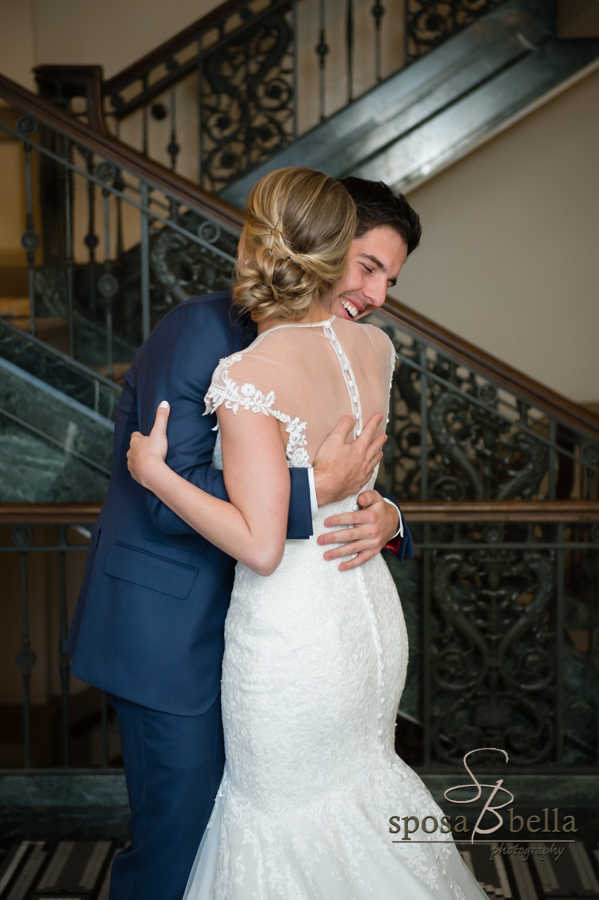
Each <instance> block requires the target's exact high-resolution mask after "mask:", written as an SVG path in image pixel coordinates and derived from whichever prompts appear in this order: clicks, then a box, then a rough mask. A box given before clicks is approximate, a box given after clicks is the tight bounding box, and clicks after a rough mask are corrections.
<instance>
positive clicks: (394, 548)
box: [374, 484, 414, 562]
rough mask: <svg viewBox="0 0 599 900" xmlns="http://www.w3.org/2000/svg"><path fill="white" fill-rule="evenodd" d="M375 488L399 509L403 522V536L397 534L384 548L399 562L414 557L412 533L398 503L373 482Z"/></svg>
mask: <svg viewBox="0 0 599 900" xmlns="http://www.w3.org/2000/svg"><path fill="white" fill-rule="evenodd" d="M374 488H375V490H376V491H378V492H379V494H380V495H381V497H385V498H386V499H387V500H390V501H391V502H392V503H393V504H394V505H395V506H396V507H397V509H398V510H399V515H400V516H401V521H402V523H403V537H400V536H399V535H398V536H397V537H395V538H393V540H391V541H389V543H388V544H387V545H386V546H385V549H386V550H389V551H390V552H391V553H392V554H393V556H395V557H396V558H397V559H398V560H399V562H403V560H404V558H405V557H408V559H414V541H413V540H412V534H411V532H410V529H409V528H408V524H407V522H406V520H405V518H404V515H403V513H402V511H401V509H400V508H399V503H398V502H397V500H396V499H395V497H393V496H392V495H391V494H388V493H387V492H386V491H384V490H383V489H382V488H380V487H379V486H378V485H376V484H375V486H374Z"/></svg>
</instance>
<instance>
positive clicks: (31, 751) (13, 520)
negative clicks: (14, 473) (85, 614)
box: [0, 503, 120, 772]
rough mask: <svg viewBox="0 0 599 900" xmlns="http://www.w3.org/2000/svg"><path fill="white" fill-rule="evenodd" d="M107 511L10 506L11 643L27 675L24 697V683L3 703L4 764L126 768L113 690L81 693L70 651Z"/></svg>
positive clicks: (4, 515) (6, 528)
mask: <svg viewBox="0 0 599 900" xmlns="http://www.w3.org/2000/svg"><path fill="white" fill-rule="evenodd" d="M99 509H100V504H98V503H96V504H84V503H79V504H67V503H42V504H27V503H20V504H8V503H3V504H0V535H1V537H0V567H1V569H2V583H3V601H4V603H3V628H2V631H3V648H4V650H6V649H7V648H8V647H9V646H10V647H11V652H12V650H14V660H15V664H16V666H17V667H18V669H19V670H20V680H21V700H20V701H19V700H17V697H16V695H17V690H16V689H15V688H16V685H15V686H13V691H12V693H13V694H14V697H13V698H12V702H4V703H3V704H2V705H0V722H2V727H0V767H2V766H4V767H7V766H8V767H11V766H17V767H18V768H23V769H34V768H35V769H36V770H39V769H45V770H48V769H61V770H64V769H70V768H77V769H78V770H79V769H86V768H94V769H95V768H100V769H108V768H109V767H110V771H112V772H114V771H115V769H114V766H115V763H116V766H117V768H118V765H119V756H120V745H119V741H118V734H117V731H116V726H115V723H114V713H113V712H112V710H111V707H110V705H109V703H108V701H107V698H106V694H105V693H104V692H103V691H97V690H96V689H93V688H92V689H90V688H88V689H87V690H86V689H85V686H84V685H82V684H81V683H80V684H79V686H78V688H77V689H75V690H73V685H72V683H71V677H70V660H69V657H68V656H67V655H66V654H65V653H64V651H63V644H64V640H65V638H66V634H67V631H68V627H69V622H70V617H71V615H72V612H73V608H74V602H75V600H76V598H77V593H78V590H79V587H80V584H81V578H82V574H83V566H84V563H85V555H86V553H87V548H88V546H89V538H90V536H91V528H92V527H93V522H94V521H95V520H96V518H97V516H98V512H99ZM43 573H45V574H46V577H45V578H44V577H40V576H42V575H43ZM17 610H18V614H17V615H15V613H16V612H17ZM3 688H4V689H3V694H4V696H5V697H7V696H10V693H11V692H10V690H9V686H8V685H4V686H3Z"/></svg>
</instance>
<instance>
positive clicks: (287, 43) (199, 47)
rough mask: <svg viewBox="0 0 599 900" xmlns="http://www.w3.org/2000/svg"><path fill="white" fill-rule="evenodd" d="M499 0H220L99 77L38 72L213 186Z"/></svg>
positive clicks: (60, 94) (147, 148)
mask: <svg viewBox="0 0 599 900" xmlns="http://www.w3.org/2000/svg"><path fill="white" fill-rule="evenodd" d="M501 2H502V0H450V2H445V0H444V2H439V0H402V2H401V3H400V4H399V5H393V6H391V7H390V8H388V9H387V8H386V7H385V6H384V5H383V3H382V2H381V0H374V2H373V3H372V5H371V4H370V3H366V2H361V0H345V2H344V4H343V5H342V6H340V5H338V4H334V3H332V2H327V0H301V2H299V0H228V2H225V3H223V4H221V5H220V6H219V7H217V8H216V9H215V10H213V11H212V12H210V13H208V15H206V16H204V17H203V18H201V19H199V20H198V21H197V22H194V23H193V24H192V25H191V26H189V27H188V28H186V29H185V30H184V31H182V32H180V33H179V34H177V35H175V36H174V37H172V38H170V39H169V40H168V41H166V42H165V43H164V44H162V45H161V46H160V47H157V48H156V49H155V50H154V51H152V52H151V53H149V54H147V55H146V56H144V57H143V58H142V59H140V60H138V61H137V62H135V63H134V64H133V65H131V66H128V67H127V68H126V69H125V70H123V71H122V72H120V73H119V74H117V75H114V76H113V77H112V78H110V79H108V80H106V81H104V82H103V83H102V84H101V86H99V84H98V78H99V76H98V71H97V67H74V68H71V69H69V68H65V67H58V66H56V67H54V66H43V67H40V68H38V69H37V70H36V73H37V78H38V82H39V85H40V90H41V92H42V94H43V96H45V97H47V98H49V99H52V100H53V101H54V102H57V103H60V104H61V105H63V106H64V107H65V108H69V105H70V104H71V101H72V98H73V96H85V97H87V102H88V109H89V110H90V112H89V118H90V121H96V122H98V121H101V119H102V115H104V116H105V120H106V121H107V122H108V123H109V127H110V128H111V130H112V131H113V132H114V134H116V135H117V136H119V137H121V138H122V139H123V140H124V141H125V142H127V143H129V144H131V145H132V146H135V147H137V148H138V149H139V150H141V152H142V153H144V154H145V155H148V156H150V157H151V158H153V159H156V160H158V161H159V162H161V163H162V164H163V165H165V166H169V167H170V168H171V169H172V170H173V171H174V170H175V169H178V170H179V171H182V172H185V174H186V175H187V176H188V177H190V178H192V179H193V180H195V181H197V182H198V183H199V184H201V185H202V187H204V188H205V189H207V190H211V191H220V190H222V189H223V188H225V187H226V186H227V185H229V184H231V183H232V182H234V181H235V180H236V179H237V178H239V177H240V176H241V175H243V174H244V173H245V172H247V171H249V170H251V169H252V168H254V167H256V166H258V165H259V164H260V163H262V162H263V161H265V160H266V159H268V158H269V157H271V156H273V155H274V154H275V153H277V152H278V151H279V150H282V149H283V148H284V147H286V146H287V145H288V144H290V143H291V142H292V141H294V140H295V138H296V137H298V136H299V135H300V134H303V133H305V132H306V131H308V130H310V129H311V128H313V127H314V126H316V125H318V124H319V123H320V122H323V121H325V120H326V119H328V118H330V117H331V116H332V115H333V114H334V113H336V112H338V111H339V110H340V109H343V108H344V107H345V106H347V105H349V104H351V103H352V102H353V101H354V100H355V99H357V98H358V97H359V96H361V95H362V94H364V93H365V92H366V91H368V90H370V89H371V88H373V87H375V86H376V85H377V84H379V83H380V82H381V81H383V80H384V79H385V78H387V77H389V76H390V75H393V74H395V73H396V72H397V71H399V70H400V69H402V68H404V67H405V66H408V65H410V64H411V63H412V62H414V61H416V60H417V59H419V58H420V57H422V56H423V55H424V54H426V53H428V52H429V51H430V50H431V49H433V48H434V47H436V46H438V45H439V44H440V43H442V42H443V41H444V40H446V39H447V38H449V37H451V36H452V35H454V34H456V33H457V32H458V31H460V30H461V29H462V28H464V27H466V26H468V25H469V24H471V23H472V22H474V21H475V20H476V19H477V18H479V17H480V16H482V15H484V14H485V13H487V12H490V11H491V10H493V9H495V7H497V6H498V5H499V4H500V3H501ZM94 68H95V69H96V71H93V70H94ZM100 93H101V94H102V96H103V97H104V100H105V103H104V108H103V110H102V109H99V108H98V102H99V96H100ZM91 104H95V106H94V109H93V111H92V110H91ZM192 110H194V112H193V119H195V121H193V122H192V121H191V118H192V115H191V111H192Z"/></svg>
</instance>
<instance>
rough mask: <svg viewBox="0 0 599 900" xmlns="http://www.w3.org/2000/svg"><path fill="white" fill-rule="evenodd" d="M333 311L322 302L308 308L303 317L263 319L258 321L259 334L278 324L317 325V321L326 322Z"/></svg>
mask: <svg viewBox="0 0 599 900" xmlns="http://www.w3.org/2000/svg"><path fill="white" fill-rule="evenodd" d="M331 316H332V313H331V312H330V310H327V309H325V308H324V306H322V305H321V304H320V303H319V304H318V306H316V307H314V308H311V309H309V310H308V312H307V313H306V315H305V316H304V317H303V319H294V320H291V319H284V318H283V317H282V316H276V317H274V316H273V317H271V318H269V319H262V321H261V322H258V334H262V332H264V331H270V329H271V328H276V327H277V326H278V325H315V324H316V323H317V322H326V320H327V319H330V318H331Z"/></svg>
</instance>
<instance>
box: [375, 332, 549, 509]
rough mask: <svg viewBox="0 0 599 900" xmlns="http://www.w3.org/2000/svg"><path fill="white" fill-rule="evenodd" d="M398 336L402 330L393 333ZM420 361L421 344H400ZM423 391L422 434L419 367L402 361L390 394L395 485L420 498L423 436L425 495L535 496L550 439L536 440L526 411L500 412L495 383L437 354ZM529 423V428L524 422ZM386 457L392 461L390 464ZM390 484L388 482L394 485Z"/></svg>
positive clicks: (449, 497)
mask: <svg viewBox="0 0 599 900" xmlns="http://www.w3.org/2000/svg"><path fill="white" fill-rule="evenodd" d="M392 336H393V338H394V339H395V340H396V346H397V335H395V334H393V335H392ZM400 351H401V354H402V356H404V357H407V359H413V360H416V359H418V357H419V347H418V345H416V344H414V345H413V346H412V347H405V346H403V345H401V346H400ZM430 372H431V374H433V375H435V376H436V378H435V379H433V378H429V379H428V383H427V391H426V408H427V425H428V429H427V431H428V434H427V435H426V436H424V435H422V433H421V431H422V423H421V414H422V408H421V395H420V392H421V384H422V378H421V374H420V372H419V370H418V369H417V368H415V367H412V366H410V364H409V362H406V361H403V362H402V363H401V365H400V366H399V368H398V370H397V372H396V374H395V378H394V382H393V393H392V416H391V422H390V432H391V437H392V439H393V441H392V443H391V444H390V447H389V448H388V450H387V454H388V456H387V459H388V460H389V462H391V460H390V455H391V452H392V448H396V452H395V453H394V454H393V455H394V459H393V461H392V471H393V478H392V487H393V488H395V489H396V490H398V491H399V492H400V495H401V496H410V497H414V498H415V499H416V498H420V497H421V496H422V495H421V478H422V460H423V453H422V442H423V441H424V442H425V450H426V460H427V476H428V497H429V499H441V500H464V499H471V500H490V499H494V500H511V499H515V498H522V499H532V498H533V497H534V496H535V495H537V494H538V492H539V490H540V486H541V482H542V481H543V479H544V477H545V475H546V473H547V469H548V461H549V451H548V448H547V445H546V444H545V443H544V442H543V441H542V440H539V439H537V437H536V435H535V432H534V430H533V426H532V424H531V423H530V422H528V420H527V419H526V410H525V409H521V410H520V417H519V418H515V419H514V420H510V419H508V418H506V417H505V416H503V415H500V414H499V412H498V406H499V394H498V391H497V388H496V387H495V386H494V385H492V384H490V383H488V382H482V383H480V379H477V377H476V375H475V374H474V373H473V372H472V371H470V370H467V369H464V368H463V367H460V366H458V365H457V364H456V363H453V362H452V361H451V360H448V359H446V358H444V357H442V356H441V354H439V353H437V355H436V357H435V359H434V360H433V361H432V362H430ZM522 426H526V427H522ZM389 462H387V466H388V468H389ZM390 489H391V488H390Z"/></svg>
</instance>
